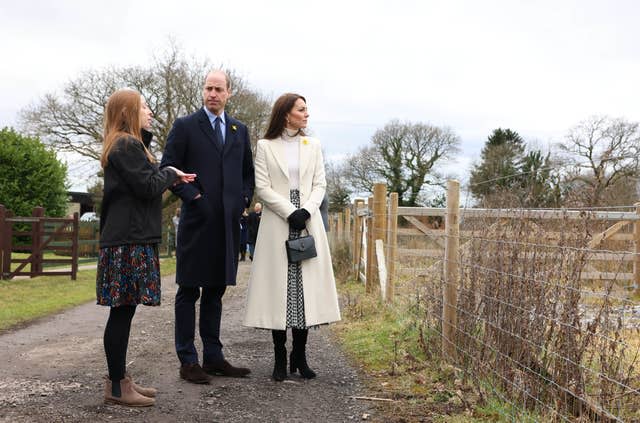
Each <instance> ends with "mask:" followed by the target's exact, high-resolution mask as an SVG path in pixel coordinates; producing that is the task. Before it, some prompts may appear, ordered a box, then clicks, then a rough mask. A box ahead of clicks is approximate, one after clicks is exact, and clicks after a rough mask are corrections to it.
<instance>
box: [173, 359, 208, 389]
mask: <svg viewBox="0 0 640 423" xmlns="http://www.w3.org/2000/svg"><path fill="white" fill-rule="evenodd" d="M180 377H181V378H182V379H184V380H186V381H187V382H191V383H198V384H207V383H209V382H210V381H211V377H210V376H209V375H208V374H206V373H205V371H204V370H202V367H200V365H199V364H198V363H191V364H183V365H182V367H180Z"/></svg>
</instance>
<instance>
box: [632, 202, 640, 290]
mask: <svg viewBox="0 0 640 423" xmlns="http://www.w3.org/2000/svg"><path fill="white" fill-rule="evenodd" d="M635 206H636V214H638V215H640V203H636V204H635ZM633 252H634V253H635V255H634V256H633V285H634V288H635V294H636V295H640V221H638V220H635V221H634V222H633Z"/></svg>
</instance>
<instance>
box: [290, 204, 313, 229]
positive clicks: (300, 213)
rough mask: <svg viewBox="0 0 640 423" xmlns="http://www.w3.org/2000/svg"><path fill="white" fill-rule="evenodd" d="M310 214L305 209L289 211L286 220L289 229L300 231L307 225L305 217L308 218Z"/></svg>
mask: <svg viewBox="0 0 640 423" xmlns="http://www.w3.org/2000/svg"><path fill="white" fill-rule="evenodd" d="M310 217H311V215H310V214H309V212H308V211H306V210H305V209H298V210H296V211H294V212H293V213H291V214H290V215H289V217H287V220H288V221H289V226H291V229H293V230H295V231H301V230H303V229H304V228H305V227H306V226H307V223H306V222H307V219H308V218H310Z"/></svg>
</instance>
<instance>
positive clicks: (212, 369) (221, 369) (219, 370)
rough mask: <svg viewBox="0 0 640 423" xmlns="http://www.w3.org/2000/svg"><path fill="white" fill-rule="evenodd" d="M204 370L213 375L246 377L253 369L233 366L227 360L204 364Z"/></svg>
mask: <svg viewBox="0 0 640 423" xmlns="http://www.w3.org/2000/svg"><path fill="white" fill-rule="evenodd" d="M202 370H204V371H205V372H206V373H208V374H210V375H213V376H227V377H245V376H246V375H248V374H249V373H251V370H249V369H246V368H244V367H233V366H232V365H231V364H229V362H228V361H227V360H222V361H221V362H220V363H216V364H203V365H202Z"/></svg>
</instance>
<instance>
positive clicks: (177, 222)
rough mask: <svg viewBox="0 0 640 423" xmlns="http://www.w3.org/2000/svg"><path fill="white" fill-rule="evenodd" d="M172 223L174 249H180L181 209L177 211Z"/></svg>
mask: <svg viewBox="0 0 640 423" xmlns="http://www.w3.org/2000/svg"><path fill="white" fill-rule="evenodd" d="M171 223H172V224H173V234H174V237H173V238H174V243H175V244H174V247H175V248H177V247H178V227H179V226H180V207H178V208H177V209H176V213H175V214H174V215H173V217H172V218H171Z"/></svg>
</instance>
